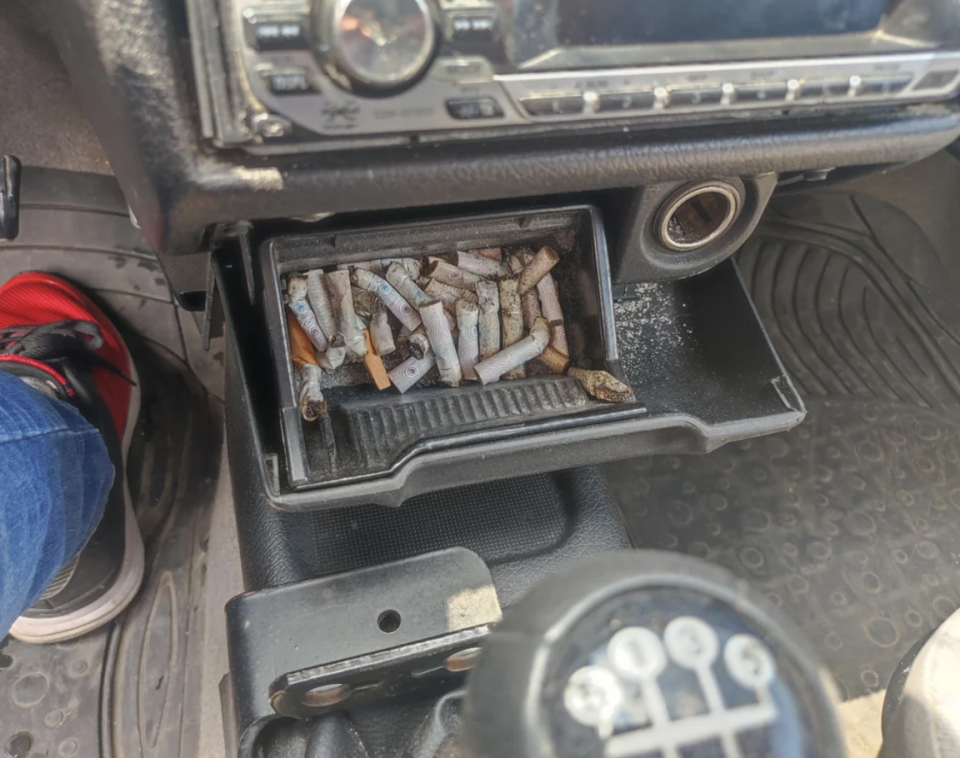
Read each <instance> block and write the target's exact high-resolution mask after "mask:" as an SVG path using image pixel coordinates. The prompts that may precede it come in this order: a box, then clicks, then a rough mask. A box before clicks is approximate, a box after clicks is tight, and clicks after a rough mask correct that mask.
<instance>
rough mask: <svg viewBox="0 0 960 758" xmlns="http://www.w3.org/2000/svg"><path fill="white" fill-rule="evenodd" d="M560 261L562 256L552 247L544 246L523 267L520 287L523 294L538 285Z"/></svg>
mask: <svg viewBox="0 0 960 758" xmlns="http://www.w3.org/2000/svg"><path fill="white" fill-rule="evenodd" d="M559 262H560V256H559V255H558V254H557V251H556V250H554V249H553V248H552V247H548V246H546V245H545V246H544V247H541V248H540V252H539V253H537V254H536V255H535V256H533V259H532V260H531V261H530V262H529V263H528V264H527V265H526V266H524V268H523V271H522V273H521V274H520V280H519V285H518V287H519V289H520V294H521V295H523V294H525V293H526V292H529V291H530V290H531V289H533V288H534V287H536V286H537V283H538V282H539V281H540V280H541V279H543V277H545V276H546V275H547V274H549V273H550V271H551V269H553V267H554V266H556V265H557V263H559Z"/></svg>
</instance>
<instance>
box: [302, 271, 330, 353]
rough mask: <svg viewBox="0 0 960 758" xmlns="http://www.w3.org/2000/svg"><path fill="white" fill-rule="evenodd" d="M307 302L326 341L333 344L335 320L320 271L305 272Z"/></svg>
mask: <svg viewBox="0 0 960 758" xmlns="http://www.w3.org/2000/svg"><path fill="white" fill-rule="evenodd" d="M307 302H309V303H310V307H311V308H312V309H313V313H314V315H316V317H317V322H318V323H319V324H320V328H321V329H322V330H323V333H324V335H325V336H326V338H327V341H329V342H333V340H334V339H335V338H336V336H337V319H336V317H335V316H334V311H333V305H332V304H331V303H330V296H329V293H328V292H327V285H326V282H325V281H324V275H323V272H322V271H319V270H314V271H308V272H307Z"/></svg>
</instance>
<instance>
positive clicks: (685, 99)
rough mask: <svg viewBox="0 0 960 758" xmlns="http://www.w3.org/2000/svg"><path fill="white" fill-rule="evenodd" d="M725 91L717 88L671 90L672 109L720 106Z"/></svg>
mask: <svg viewBox="0 0 960 758" xmlns="http://www.w3.org/2000/svg"><path fill="white" fill-rule="evenodd" d="M722 99H723V90H722V89H721V88H720V86H719V85H717V86H716V87H678V88H676V89H672V90H670V107H671V108H688V107H691V106H698V105H719V104H720V101H721V100H722Z"/></svg>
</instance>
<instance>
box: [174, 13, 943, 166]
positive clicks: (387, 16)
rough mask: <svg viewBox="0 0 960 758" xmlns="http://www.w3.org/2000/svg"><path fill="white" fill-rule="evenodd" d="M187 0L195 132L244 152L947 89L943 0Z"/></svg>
mask: <svg viewBox="0 0 960 758" xmlns="http://www.w3.org/2000/svg"><path fill="white" fill-rule="evenodd" d="M219 3H220V5H219V13H220V17H219V18H216V17H214V16H213V14H214V13H215V12H214V11H211V10H210V6H209V4H208V3H206V2H204V0H190V2H189V3H188V8H189V9H190V20H191V26H192V32H193V38H194V57H195V62H196V63H197V66H196V68H197V71H198V83H199V85H200V87H199V89H200V90H201V107H202V115H203V116H204V124H205V131H206V132H207V136H209V137H211V138H212V139H213V140H214V141H215V142H218V143H219V144H221V145H230V144H242V143H247V145H248V146H251V145H252V146H253V149H254V150H262V151H266V152H272V151H289V150H291V149H296V148H297V147H298V146H304V145H305V146H308V148H309V149H317V148H319V147H324V146H328V147H329V146H332V147H339V146H346V145H351V144H359V145H363V144H371V143H376V142H383V141H391V140H397V141H406V140H408V139H409V138H410V137H411V135H415V136H416V137H417V138H418V139H445V138H450V137H456V138H458V139H462V138H463V137H464V136H470V135H471V134H474V133H475V134H476V135H478V136H483V135H489V134H491V133H496V132H497V131H507V132H514V133H515V132H516V131H518V130H519V131H523V130H525V129H526V130H529V129H530V128H531V127H534V128H539V129H540V130H543V129H545V128H546V129H550V128H557V129H559V128H569V127H570V126H571V125H575V124H577V123H583V122H595V121H604V120H626V121H635V120H648V121H649V120H654V119H670V118H672V117H677V118H680V117H683V118H690V117H709V118H718V117H720V118H722V117H724V116H737V115H741V116H742V115H743V113H744V112H745V111H753V110H761V111H767V112H768V113H770V114H774V113H778V112H794V111H796V110H798V109H817V108H819V109H824V108H831V109H833V108H839V107H844V108H849V107H856V106H866V105H873V106H876V105H878V104H884V103H895V102H915V101H922V100H936V99H943V98H946V97H950V96H952V95H954V94H955V93H956V90H957V88H958V85H960V82H958V80H960V4H958V3H956V2H954V0H805V2H796V0H670V1H669V2H664V0H313V1H312V2H304V1H303V0H219Z"/></svg>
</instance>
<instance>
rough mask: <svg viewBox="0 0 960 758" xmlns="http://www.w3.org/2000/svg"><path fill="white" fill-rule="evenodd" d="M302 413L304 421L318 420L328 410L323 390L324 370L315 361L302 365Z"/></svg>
mask: <svg viewBox="0 0 960 758" xmlns="http://www.w3.org/2000/svg"><path fill="white" fill-rule="evenodd" d="M299 373H300V398H299V400H300V403H299V405H300V415H301V416H302V417H303V420H304V421H316V420H317V419H318V418H320V417H321V416H322V415H323V414H324V413H326V412H327V401H326V400H324V398H323V392H321V390H320V387H321V377H322V376H323V372H322V371H321V370H320V367H319V366H317V365H316V364H314V363H305V364H303V366H301V367H300V371H299Z"/></svg>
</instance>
